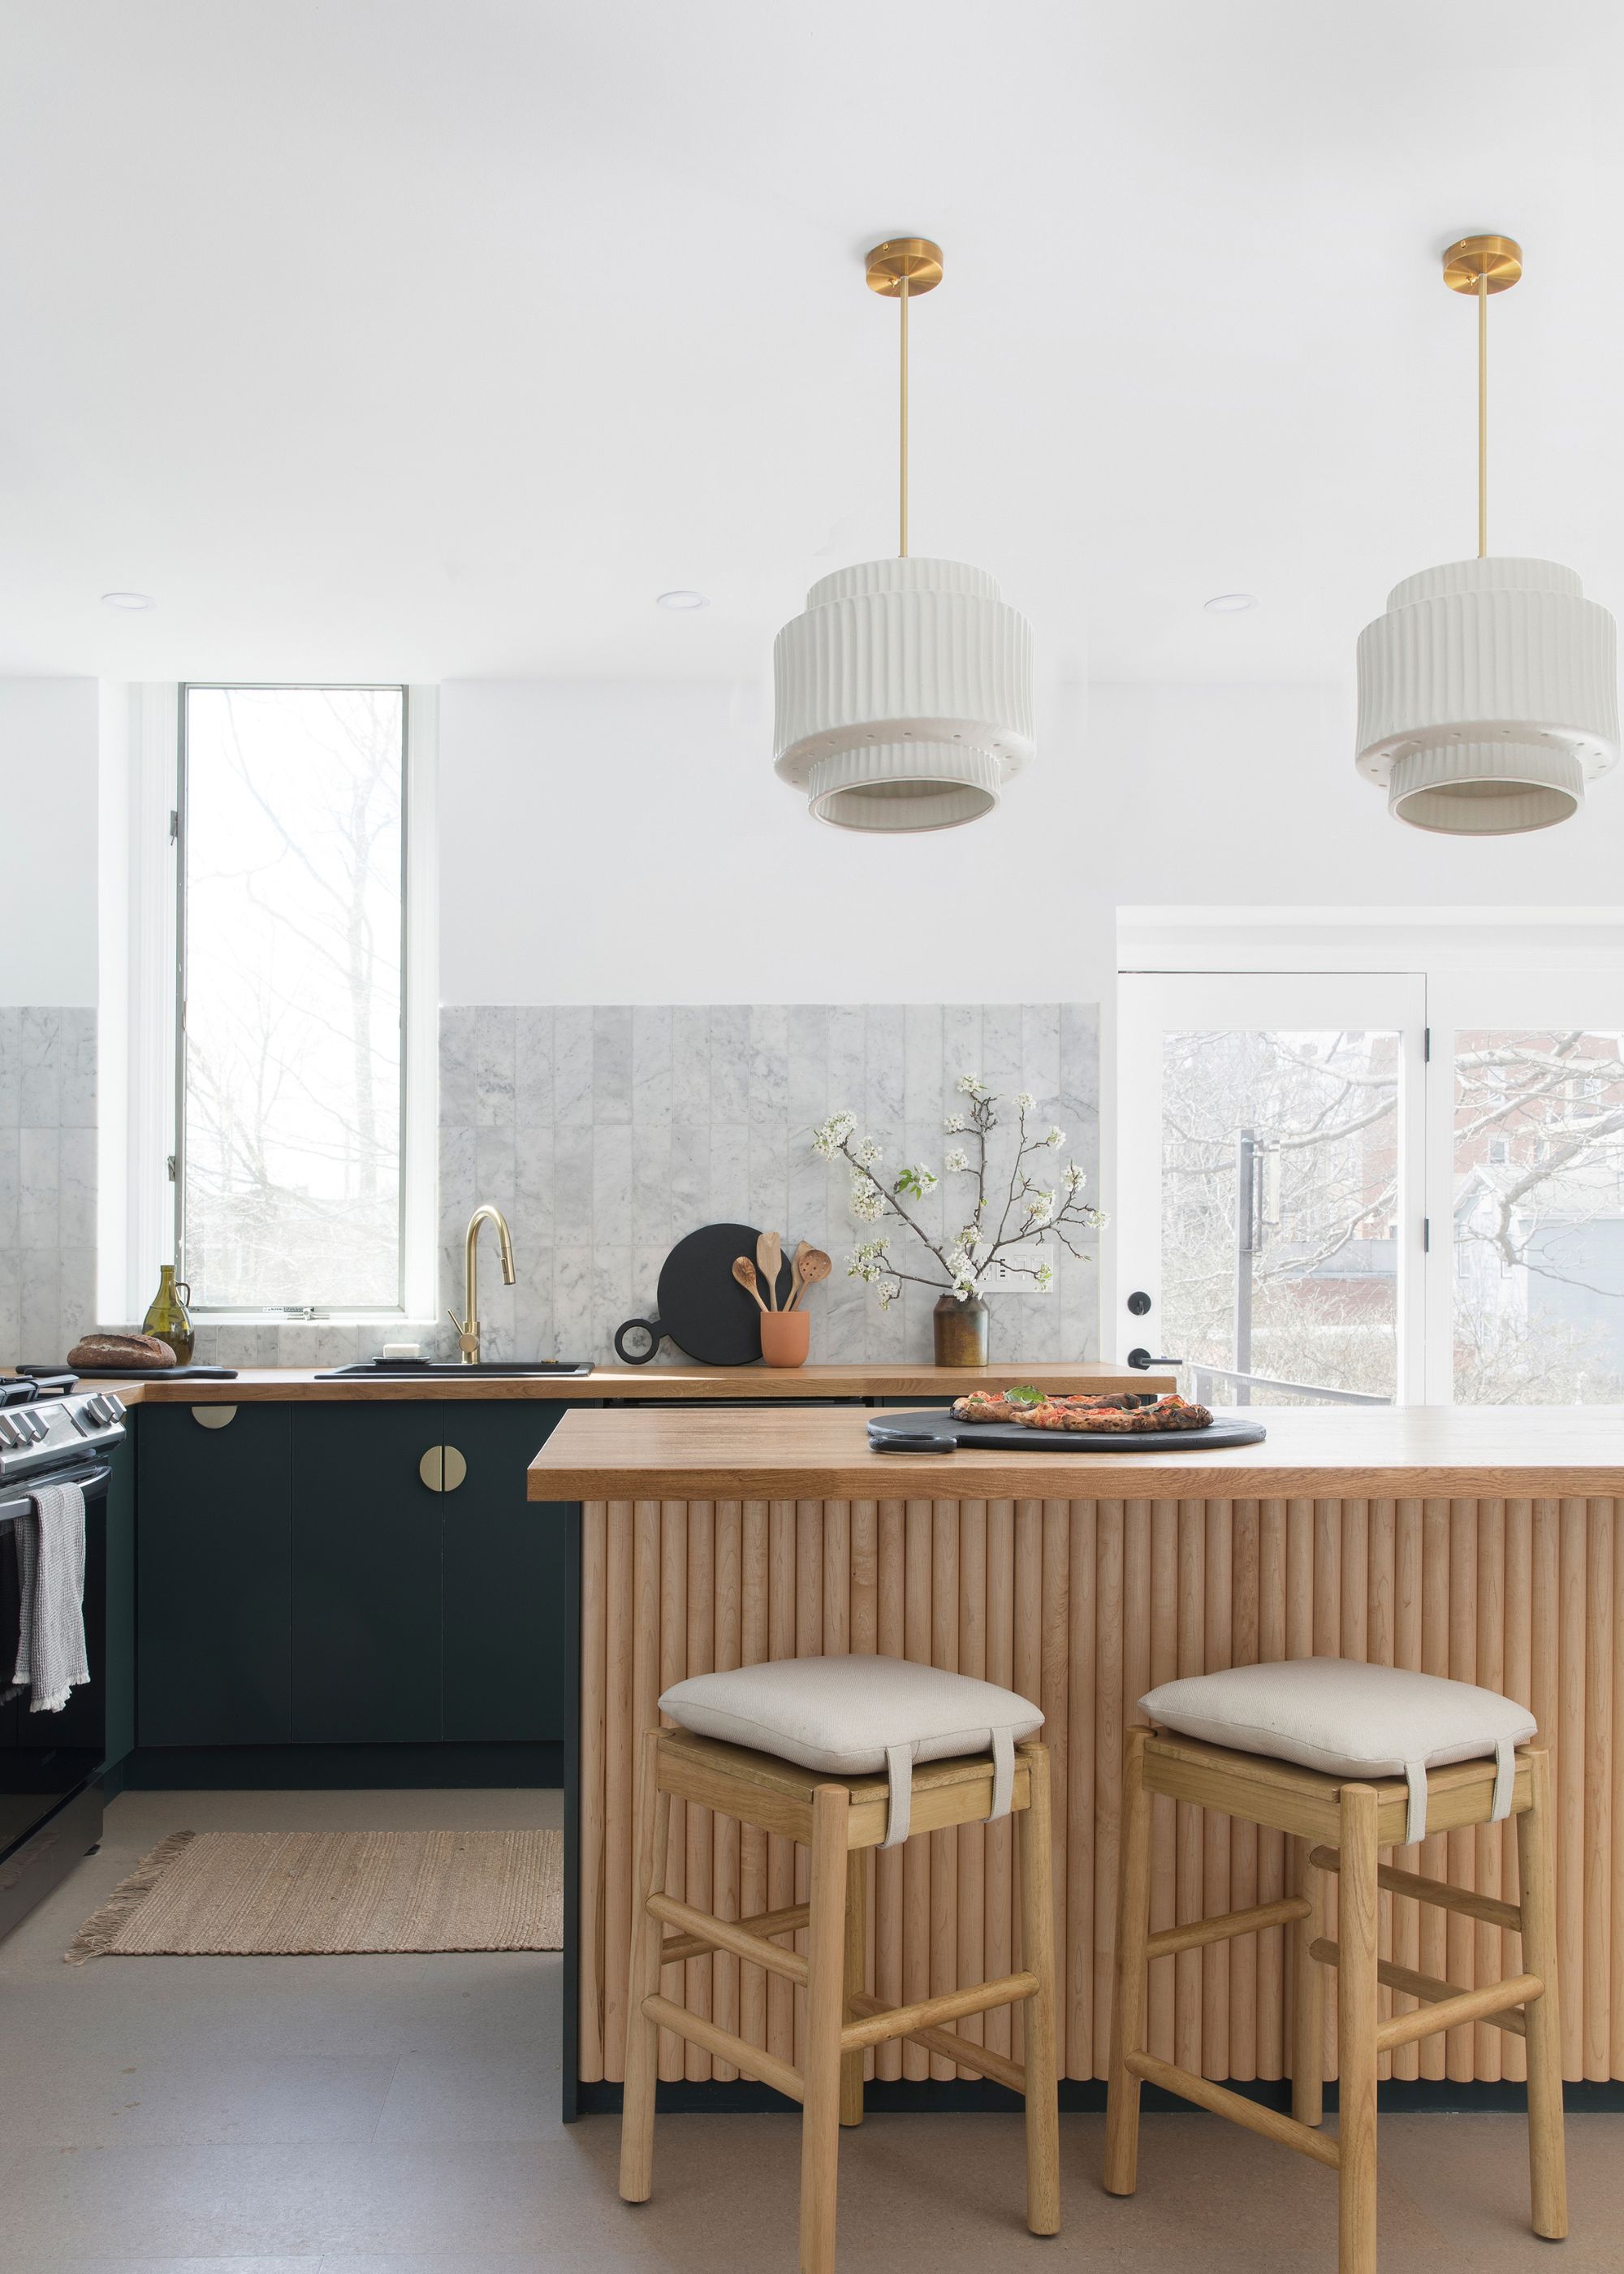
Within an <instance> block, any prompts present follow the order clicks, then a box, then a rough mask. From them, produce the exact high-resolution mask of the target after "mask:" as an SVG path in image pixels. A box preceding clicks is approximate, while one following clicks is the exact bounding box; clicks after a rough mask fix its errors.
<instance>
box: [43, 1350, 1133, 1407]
mask: <svg viewBox="0 0 1624 2274" xmlns="http://www.w3.org/2000/svg"><path fill="white" fill-rule="evenodd" d="M1174 1381H1175V1378H1174V1376H1173V1374H1171V1373H1169V1372H1168V1371H1166V1370H1165V1369H1160V1370H1156V1371H1153V1372H1151V1373H1149V1374H1136V1373H1134V1372H1133V1370H1132V1368H1131V1367H1121V1366H1107V1365H1102V1364H1101V1363H1100V1362H1099V1361H1097V1360H1095V1359H1079V1360H1078V1361H1077V1362H1076V1363H1075V1364H1073V1365H1071V1366H1057V1365H1043V1366H1020V1365H1014V1364H1011V1365H1007V1366H997V1367H974V1366H951V1367H948V1366H944V1367H936V1366H895V1365H883V1364H879V1363H877V1362H876V1363H875V1364H868V1363H863V1364H859V1365H853V1366H802V1367H765V1366H733V1367H705V1366H648V1367H627V1366H600V1367H594V1368H593V1370H592V1372H591V1373H590V1374H507V1375H502V1374H474V1373H471V1372H470V1373H469V1374H465V1375H464V1374H411V1375H406V1376H401V1375H388V1374H386V1375H382V1376H380V1377H378V1378H376V1379H371V1378H368V1377H366V1376H364V1375H357V1374H351V1375H349V1376H347V1377H346V1378H344V1379H343V1380H342V1381H336V1382H335V1381H328V1380H324V1379H323V1378H322V1374H321V1371H320V1369H317V1368H311V1367H244V1368H243V1369H242V1371H241V1372H240V1373H239V1374H237V1377H236V1379H235V1380H234V1381H231V1382H207V1381H202V1380H195V1379H194V1380H192V1381H181V1382H172V1381H167V1380H166V1379H165V1377H164V1376H163V1375H162V1374H132V1375H130V1376H129V1377H128V1378H127V1379H124V1380H119V1381H113V1380H111V1379H110V1378H109V1380H107V1381H95V1382H87V1383H86V1387H87V1388H92V1389H115V1390H117V1393H118V1395H119V1397H122V1398H123V1399H124V1403H125V1404H127V1405H210V1404H213V1405H243V1404H267V1403H269V1404H274V1403H276V1402H279V1401H288V1400H322V1401H327V1402H328V1403H334V1402H338V1401H342V1400H345V1399H357V1400H362V1401H366V1402H371V1401H372V1400H374V1399H376V1400H380V1401H384V1402H388V1401H392V1400H401V1399H407V1398H464V1397H466V1398H485V1399H507V1398H515V1397H516V1398H532V1399H545V1400H548V1401H550V1402H552V1403H553V1404H558V1403H560V1402H562V1403H564V1404H574V1403H575V1401H576V1400H577V1399H579V1400H583V1401H586V1402H590V1403H596V1402H597V1401H598V1400H600V1399H606V1400H609V1401H612V1402H613V1401H618V1400H621V1399H636V1400H638V1401H639V1402H642V1401H645V1400H648V1399H650V1398H658V1399H665V1398H672V1399H680V1400H681V1401H682V1402H683V1403H685V1404H687V1403H693V1404H703V1403H705V1402H707V1401H712V1400H718V1399H733V1398H741V1397H750V1398H800V1397H835V1398H861V1397H918V1398H928V1397H963V1396H964V1394H965V1392H966V1390H970V1389H986V1388H988V1387H989V1386H991V1387H994V1388H996V1389H1007V1388H1008V1387H1009V1385H1010V1384H1011V1382H1036V1383H1037V1384H1038V1385H1039V1386H1040V1387H1041V1388H1042V1389H1051V1390H1057V1391H1071V1392H1077V1391H1087V1390H1099V1391H1115V1390H1123V1389H1132V1390H1139V1391H1147V1390H1154V1391H1157V1392H1161V1391H1163V1390H1169V1389H1172V1388H1173V1387H1174Z"/></svg>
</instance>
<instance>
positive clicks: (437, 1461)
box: [417, 1445, 468, 1492]
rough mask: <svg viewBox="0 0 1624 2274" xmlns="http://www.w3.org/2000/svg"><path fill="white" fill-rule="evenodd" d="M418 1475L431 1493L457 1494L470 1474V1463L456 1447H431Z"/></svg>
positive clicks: (419, 1468)
mask: <svg viewBox="0 0 1624 2274" xmlns="http://www.w3.org/2000/svg"><path fill="white" fill-rule="evenodd" d="M417 1474H418V1475H419V1476H420V1477H421V1478H422V1480H423V1481H424V1483H425V1485H426V1486H427V1487H428V1488H429V1490H430V1491H431V1492H455V1490H456V1488H457V1487H458V1486H459V1485H460V1484H461V1483H462V1480H463V1478H464V1477H465V1476H466V1475H467V1474H468V1463H467V1461H466V1460H465V1459H464V1458H463V1457H462V1454H461V1453H460V1452H459V1451H458V1449H457V1448H456V1447H455V1445H431V1446H430V1447H429V1449H428V1450H427V1452H426V1453H425V1455H424V1456H423V1458H422V1459H421V1460H420V1461H419V1462H418V1464H417Z"/></svg>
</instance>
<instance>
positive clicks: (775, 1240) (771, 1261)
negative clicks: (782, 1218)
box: [756, 1231, 784, 1311]
mask: <svg viewBox="0 0 1624 2274" xmlns="http://www.w3.org/2000/svg"><path fill="white" fill-rule="evenodd" d="M782 1269H784V1243H783V1241H782V1240H781V1239H779V1237H778V1233H777V1232H776V1231H763V1233H762V1235H761V1237H760V1238H759V1239H757V1241H756V1270H757V1272H758V1273H759V1274H760V1275H761V1278H762V1282H763V1285H764V1286H765V1288H766V1290H767V1306H768V1308H770V1309H771V1310H774V1311H776V1310H777V1309H778V1274H779V1272H780V1271H781V1270H782Z"/></svg>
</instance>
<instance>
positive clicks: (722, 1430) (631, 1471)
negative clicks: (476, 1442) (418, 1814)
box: [177, 1385, 1624, 1501]
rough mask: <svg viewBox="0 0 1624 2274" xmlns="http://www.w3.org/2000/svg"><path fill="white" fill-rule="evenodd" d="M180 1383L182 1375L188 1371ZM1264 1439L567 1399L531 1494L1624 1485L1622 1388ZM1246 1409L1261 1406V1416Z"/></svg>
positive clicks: (1329, 1409)
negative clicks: (883, 1433)
mask: <svg viewBox="0 0 1624 2274" xmlns="http://www.w3.org/2000/svg"><path fill="white" fill-rule="evenodd" d="M177 1387H178V1385H177ZM1252 1415H1253V1416H1255V1418H1256V1419H1258V1420H1259V1421H1261V1422H1262V1423H1263V1425H1264V1427H1266V1428H1267V1431H1268V1435H1267V1439H1266V1440H1265V1441H1264V1442H1263V1443H1262V1444H1260V1445H1240V1446H1233V1447H1229V1448H1226V1449H1220V1450H1216V1451H1211V1452H1204V1451H1203V1450H1202V1449H1201V1447H1200V1443H1199V1440H1197V1439H1192V1442H1191V1443H1190V1445H1189V1447H1188V1449H1184V1448H1181V1449H1179V1450H1178V1451H1177V1452H1152V1453H1147V1452H1137V1453H1136V1452H1133V1451H1131V1450H1128V1449H1124V1448H1123V1447H1122V1446H1120V1445H1119V1444H1118V1443H1116V1442H1113V1443H1112V1444H1111V1445H1110V1447H1109V1450H1102V1451H1097V1452H1086V1453H1085V1452H1072V1451H1063V1450H1056V1449H1051V1447H1050V1446H1049V1444H1047V1443H1045V1442H1043V1441H1041V1440H1039V1442H1038V1447H1037V1448H1036V1449H1034V1450H1033V1451H1032V1452H1030V1453H1026V1452H1019V1453H1016V1452H991V1451H983V1450H981V1449H977V1448H975V1447H974V1446H969V1445H965V1446H961V1447H960V1448H959V1450H958V1451H957V1452H956V1453H952V1454H950V1455H946V1456H943V1455H939V1454H929V1453H913V1454H906V1453H876V1452H874V1451H872V1450H871V1449H870V1448H869V1444H868V1432H867V1422H868V1416H867V1415H866V1414H865V1413H863V1412H838V1411H831V1410H829V1409H827V1408H817V1409H813V1410H809V1411H807V1412H782V1411H780V1412H763V1413H741V1412H731V1413H686V1412H660V1413H651V1412H639V1413H635V1414H633V1413H618V1412H613V1411H609V1412H574V1413H570V1414H568V1415H567V1416H566V1417H565V1419H563V1421H562V1422H560V1425H559V1427H558V1428H557V1429H555V1430H554V1432H553V1435H552V1436H551V1437H550V1438H549V1439H548V1441H547V1442H546V1443H545V1445H544V1446H543V1447H542V1449H541V1450H540V1451H539V1452H538V1454H537V1456H536V1457H535V1459H534V1460H533V1461H532V1462H531V1464H530V1486H529V1492H530V1498H531V1499H532V1500H544V1501H577V1500H580V1501H585V1500H641V1499H681V1500H701V1499H703V1500H720V1499H748V1500H778V1499H787V1500H795V1499H806V1498H816V1499H838V1500H896V1499H908V1498H912V1497H914V1496H924V1497H930V1498H942V1497H944V1496H946V1497H948V1498H951V1499H954V1500H960V1501H962V1500H978V1501H981V1500H1013V1499H1026V1500H1034V1499H1049V1500H1052V1499H1075V1498H1078V1497H1079V1496H1084V1497H1086V1498H1088V1499H1090V1500H1141V1499H1161V1498H1172V1499H1181V1498H1189V1497H1192V1496H1195V1497H1201V1498H1219V1499H1223V1500H1226V1501H1229V1500H1252V1499H1289V1498H1294V1497H1301V1496H1307V1497H1311V1498H1312V1497H1313V1496H1316V1495H1321V1496H1323V1495H1327V1494H1334V1495H1335V1496H1336V1497H1338V1498H1349V1497H1352V1496H1357V1495H1369V1496H1371V1497H1380V1498H1383V1499H1405V1498H1409V1497H1411V1496H1417V1495H1419V1496H1429V1495H1433V1496H1437V1495H1440V1496H1443V1497H1445V1498H1458V1497H1472V1498H1484V1497H1495V1498H1498V1497H1500V1496H1522V1495H1527V1496H1530V1497H1536V1498H1537V1497H1542V1496H1548V1495H1559V1496H1560V1495H1575V1494H1578V1495H1590V1494H1605V1495H1612V1494H1613V1493H1616V1492H1619V1491H1620V1490H1621V1489H1624V1410H1621V1409H1620V1408H1619V1407H1616V1406H1560V1407H1558V1406H1505V1405H1501V1406H1477V1407H1469V1406H1441V1405H1410V1406H1391V1405H1372V1406H1315V1407H1284V1406H1276V1407H1257V1408H1254V1409H1252ZM1248 1418H1252V1417H1251V1416H1249V1417H1248Z"/></svg>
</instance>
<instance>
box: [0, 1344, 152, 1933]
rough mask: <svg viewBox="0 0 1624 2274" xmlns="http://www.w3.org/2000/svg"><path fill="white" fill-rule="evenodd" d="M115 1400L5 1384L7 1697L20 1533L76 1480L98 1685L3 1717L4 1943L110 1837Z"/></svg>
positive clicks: (2, 1568)
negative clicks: (105, 1811)
mask: <svg viewBox="0 0 1624 2274" xmlns="http://www.w3.org/2000/svg"><path fill="white" fill-rule="evenodd" d="M123 1437H124V1406H123V1405H122V1404H121V1403H120V1402H119V1400H118V1398H117V1397H115V1396H114V1395H113V1393H112V1392H111V1391H110V1390H81V1389H77V1388H75V1387H74V1386H73V1385H72V1383H71V1378H70V1379H69V1380H66V1381H62V1380H59V1381H56V1382H49V1381H45V1382H33V1381H23V1380H12V1379H11V1378H9V1377H7V1378H0V1693H4V1690H7V1689H9V1688H10V1686H11V1654H13V1653H15V1650H16V1645H17V1614H18V1595H17V1559H16V1555H15V1553H14V1548H13V1533H14V1530H15V1527H16V1525H17V1524H18V1523H19V1521H20V1522H24V1523H32V1521H33V1520H34V1519H33V1507H32V1502H31V1501H30V1499H29V1492H30V1489H31V1487H34V1486H35V1485H39V1484H56V1483H60V1482H63V1481H64V1480H71V1481H72V1482H73V1483H75V1484H77V1485H78V1486H79V1487H80V1489H81V1490H82V1492H83V1493H84V1495H85V1520H86V1556H85V1640H86V1649H87V1653H88V1658H89V1665H90V1680H89V1682H88V1683H86V1684H84V1685H83V1686H82V1687H81V1688H80V1689H78V1690H75V1691H74V1692H73V1694H72V1696H71V1698H69V1700H68V1702H67V1704H66V1705H65V1706H64V1707H63V1709H62V1711H61V1713H31V1712H30V1711H29V1696H28V1692H27V1690H26V1689H25V1690H22V1691H20V1692H19V1695H18V1696H17V1697H16V1698H12V1699H11V1700H10V1702H9V1703H7V1704H6V1705H4V1706H0V1935H4V1934H7V1933H9V1932H10V1931H11V1928H12V1927H14V1926H15V1925H16V1924H17V1922H18V1920H19V1919H20V1918H21V1917H22V1916H23V1915H24V1913H25V1912H26V1911H28V1910H31V1909H33V1907H34V1904H35V1903H37V1902H38V1901H40V1899H41V1896H43V1895H46V1894H49V1892H50V1890H51V1889H52V1888H53V1887H54V1886H56V1883H57V1881H58V1880H60V1879H63V1878H64V1877H65V1876H66V1874H67V1872H68V1871H71V1869H72V1867H73V1865H74V1864H76V1863H77V1862H78V1861H79V1857H80V1856H82V1855H84V1853H85V1852H86V1849H89V1848H94V1846H95V1844H96V1841H98V1840H99V1839H100V1838H101V1836H102V1786H101V1776H102V1770H103V1769H104V1767H105V1766H106V1763H107V1706H106V1695H105V1672H106V1656H107V1649H106V1638H107V1552H106V1506H107V1487H108V1480H109V1476H110V1475H111V1473H112V1472H111V1470H110V1468H109V1463H108V1455H109V1451H110V1450H111V1449H112V1448H113V1447H114V1446H116V1445H117V1444H118V1443H119V1442H121V1441H122V1439H123Z"/></svg>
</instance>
